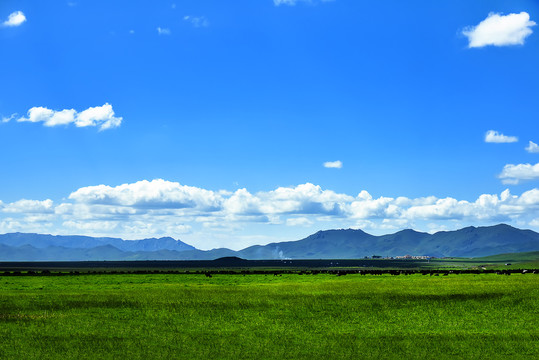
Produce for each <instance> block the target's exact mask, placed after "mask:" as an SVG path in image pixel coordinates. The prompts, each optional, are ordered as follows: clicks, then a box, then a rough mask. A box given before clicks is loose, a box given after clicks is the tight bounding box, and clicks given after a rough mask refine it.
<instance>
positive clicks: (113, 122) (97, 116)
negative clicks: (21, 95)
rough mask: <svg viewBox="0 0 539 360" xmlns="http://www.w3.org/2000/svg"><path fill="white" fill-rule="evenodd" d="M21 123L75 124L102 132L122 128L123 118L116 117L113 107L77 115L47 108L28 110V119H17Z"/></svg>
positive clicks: (50, 125) (74, 112) (91, 108)
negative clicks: (97, 127) (96, 128)
mask: <svg viewBox="0 0 539 360" xmlns="http://www.w3.org/2000/svg"><path fill="white" fill-rule="evenodd" d="M17 121H19V122H25V121H26V122H43V124H44V125H45V126H49V127H52V126H59V125H68V124H75V126H77V127H87V126H99V129H100V130H107V129H112V128H115V127H118V126H120V124H121V123H122V118H121V117H116V116H115V114H114V110H113V109H112V105H110V104H108V103H105V105H103V106H96V107H90V108H88V109H86V110H84V111H81V112H79V113H77V111H76V110H74V109H64V110H59V111H55V110H51V109H48V108H46V107H41V106H38V107H33V108H31V109H30V110H28V113H27V116H26V117H20V118H18V119H17Z"/></svg>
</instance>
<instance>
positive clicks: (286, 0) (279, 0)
mask: <svg viewBox="0 0 539 360" xmlns="http://www.w3.org/2000/svg"><path fill="white" fill-rule="evenodd" d="M332 1H334V0H273V4H274V5H275V6H280V5H288V6H294V5H296V4H298V3H308V4H315V3H319V2H332Z"/></svg>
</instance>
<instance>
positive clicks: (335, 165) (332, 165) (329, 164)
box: [324, 160, 342, 169]
mask: <svg viewBox="0 0 539 360" xmlns="http://www.w3.org/2000/svg"><path fill="white" fill-rule="evenodd" d="M324 167H325V168H328V169H340V168H342V161H340V160H337V161H326V162H325V163H324Z"/></svg>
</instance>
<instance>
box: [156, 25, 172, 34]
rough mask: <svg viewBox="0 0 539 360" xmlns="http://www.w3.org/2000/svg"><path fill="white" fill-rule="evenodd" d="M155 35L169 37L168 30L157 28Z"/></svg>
mask: <svg viewBox="0 0 539 360" xmlns="http://www.w3.org/2000/svg"><path fill="white" fill-rule="evenodd" d="M157 33H158V34H159V35H170V29H168V28H162V27H158V28H157Z"/></svg>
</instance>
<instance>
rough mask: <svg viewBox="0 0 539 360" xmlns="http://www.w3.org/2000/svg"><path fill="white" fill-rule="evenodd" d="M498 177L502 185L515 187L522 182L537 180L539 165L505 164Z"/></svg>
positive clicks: (538, 177)
mask: <svg viewBox="0 0 539 360" xmlns="http://www.w3.org/2000/svg"><path fill="white" fill-rule="evenodd" d="M498 177H499V178H500V179H501V180H502V183H504V184H513V185H516V184H518V183H520V182H521V181H522V180H535V179H539V163H537V164H535V165H531V164H517V165H514V164H507V165H505V166H504V167H503V170H502V172H501V174H500V175H498Z"/></svg>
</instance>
